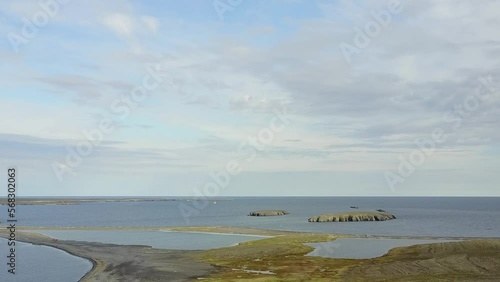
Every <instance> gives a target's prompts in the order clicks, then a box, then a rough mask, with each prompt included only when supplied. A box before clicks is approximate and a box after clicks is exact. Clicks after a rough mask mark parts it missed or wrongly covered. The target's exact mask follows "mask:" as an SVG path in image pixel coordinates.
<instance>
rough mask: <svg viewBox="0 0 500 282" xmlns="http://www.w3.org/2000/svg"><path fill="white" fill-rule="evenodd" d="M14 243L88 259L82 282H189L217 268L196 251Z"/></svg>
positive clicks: (40, 239) (35, 240) (35, 238)
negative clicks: (198, 255)
mask: <svg viewBox="0 0 500 282" xmlns="http://www.w3.org/2000/svg"><path fill="white" fill-rule="evenodd" d="M0 237H3V238H6V237H7V233H6V232H5V231H3V230H2V231H0ZM17 240H18V241H22V242H26V243H31V244H38V245H46V246H50V247H53V248H57V249H60V250H63V251H65V252H67V253H69V254H72V255H75V256H78V257H81V258H85V259H88V260H89V261H91V262H92V264H93V268H92V270H91V271H90V272H88V273H87V274H86V275H85V276H84V277H83V278H82V279H81V281H191V280H193V279H197V278H199V277H205V276H208V275H209V274H211V273H214V272H215V271H216V267H214V266H211V265H210V264H208V263H202V262H200V261H198V260H195V259H193V255H196V254H197V253H199V252H197V251H178V250H161V249H153V248H151V247H147V246H131V245H127V246H124V245H113V244H102V243H92V242H78V241H65V240H57V241H56V240H53V239H52V238H50V237H47V236H44V235H41V234H36V233H30V232H18V233H17Z"/></svg>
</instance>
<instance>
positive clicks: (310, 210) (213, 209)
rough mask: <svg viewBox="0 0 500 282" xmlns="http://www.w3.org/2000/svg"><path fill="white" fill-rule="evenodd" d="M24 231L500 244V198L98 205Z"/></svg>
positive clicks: (42, 209)
mask: <svg viewBox="0 0 500 282" xmlns="http://www.w3.org/2000/svg"><path fill="white" fill-rule="evenodd" d="M350 206H357V207H359V209H358V210H357V211H373V210H376V209H384V210H386V211H388V212H390V213H392V214H394V215H395V216H396V217H397V219H395V220H390V221H384V222H345V223H344V222H335V223H332V222H331V223H310V222H308V221H307V219H308V218H309V217H311V216H314V215H318V214H323V213H334V212H345V211H351V210H352V209H350ZM259 209H284V210H287V211H288V212H290V214H289V215H286V216H277V217H250V216H247V214H248V213H249V212H250V211H253V210H259ZM17 217H18V224H19V225H20V226H32V227H37V226H42V227H50V226H53V227H92V226H96V227H122V226H130V227H157V226H214V225H217V226H248V227H258V228H268V229H279V230H296V231H315V232H334V233H346V234H368V235H392V236H432V237H497V238H498V237H500V198H498V197H496V198H494V197H489V198H467V197H455V198H449V197H401V198H399V197H266V198H247V197H242V198H218V199H215V200H211V201H209V202H202V201H200V202H194V201H187V200H178V201H146V202H144V201H141V202H94V203H82V204H77V205H40V206H29V205H27V206H19V207H18V210H17Z"/></svg>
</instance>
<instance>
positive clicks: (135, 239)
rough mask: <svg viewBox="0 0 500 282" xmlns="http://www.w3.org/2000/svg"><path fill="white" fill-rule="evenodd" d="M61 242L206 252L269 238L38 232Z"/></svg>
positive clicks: (166, 233) (104, 232)
mask: <svg viewBox="0 0 500 282" xmlns="http://www.w3.org/2000/svg"><path fill="white" fill-rule="evenodd" d="M31 232H37V233H40V234H44V235H47V236H49V237H52V238H55V239H59V240H74V241H85V242H100V243H108V244H118V245H145V246H151V247H153V248H156V249H170V250H206V249H214V248H222V247H229V246H233V245H237V244H238V243H242V242H246V241H252V240H258V239H262V238H267V237H268V236H254V235H238V234H218V233H217V234H215V233H194V232H170V231H128V230H126V231H125V230H116V231H115V230H111V231H110V230H105V231H101V230H36V231H31Z"/></svg>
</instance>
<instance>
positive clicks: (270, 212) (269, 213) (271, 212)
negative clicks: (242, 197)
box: [248, 210, 288, 216]
mask: <svg viewBox="0 0 500 282" xmlns="http://www.w3.org/2000/svg"><path fill="white" fill-rule="evenodd" d="M287 214H288V212H287V211H284V210H260V211H253V212H250V213H249V214H248V215H249V216H279V215H287Z"/></svg>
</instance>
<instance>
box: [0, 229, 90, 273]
mask: <svg viewBox="0 0 500 282" xmlns="http://www.w3.org/2000/svg"><path fill="white" fill-rule="evenodd" d="M0 249H1V250H2V252H1V254H2V255H1V256H0V264H1V265H2V267H0V281H20V282H40V281H51V282H69V281H78V280H80V278H82V276H83V275H85V273H87V272H88V271H90V269H92V263H91V262H90V261H88V260H86V259H83V258H79V257H75V256H72V255H70V254H68V253H66V252H64V251H61V250H58V249H55V248H51V247H46V246H37V245H32V244H26V243H21V242H16V274H14V275H13V274H10V273H8V272H7V270H8V267H7V257H6V253H7V240H5V239H3V238H0Z"/></svg>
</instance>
